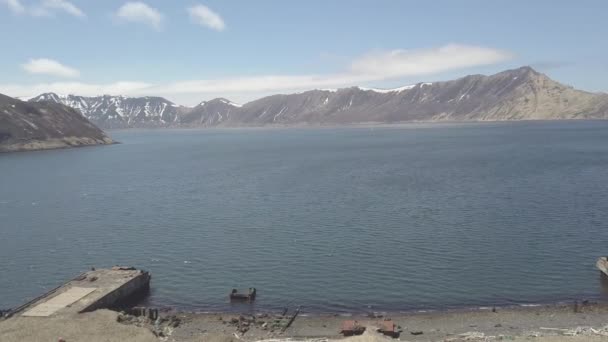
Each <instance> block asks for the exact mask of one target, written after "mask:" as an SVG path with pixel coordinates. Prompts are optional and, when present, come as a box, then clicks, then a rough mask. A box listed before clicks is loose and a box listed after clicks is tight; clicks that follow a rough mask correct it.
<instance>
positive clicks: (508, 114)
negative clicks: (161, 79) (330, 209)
mask: <svg viewBox="0 0 608 342" xmlns="http://www.w3.org/2000/svg"><path fill="white" fill-rule="evenodd" d="M39 101H52V102H57V103H61V104H65V105H67V106H70V107H72V108H74V109H77V110H79V111H80V112H81V113H82V114H83V115H84V116H86V117H87V118H88V119H90V120H91V121H92V122H94V123H95V124H97V125H99V126H100V127H102V128H127V127H136V128H137V127H239V126H267V125H281V126H283V125H350V124H362V123H382V124H387V123H399V122H408V121H505V120H558V119H608V94H603V93H591V92H586V91H582V90H577V89H574V88H572V87H570V86H566V85H563V84H560V83H558V82H556V81H554V80H552V79H550V78H549V77H547V76H546V75H544V74H542V73H539V72H537V71H536V70H534V69H532V68H531V67H521V68H518V69H513V70H506V71H503V72H500V73H497V74H494V75H490V76H484V75H469V76H466V77H462V78H459V79H456V80H452V81H444V82H433V83H418V84H414V85H410V86H404V87H400V88H395V89H373V88H362V87H351V88H342V89H325V90H318V89H317V90H310V91H306V92H302V93H295V94H280V95H272V96H267V97H264V98H261V99H258V100H254V101H251V102H248V103H246V104H244V105H237V104H235V103H233V102H231V101H229V100H227V99H224V98H217V99H213V100H210V101H204V102H201V103H200V104H199V105H197V106H195V107H183V106H179V105H176V104H174V103H172V102H171V101H169V100H166V99H164V98H162V97H138V98H129V97H123V96H109V95H104V96H97V97H83V96H75V95H68V96H59V95H56V94H53V93H47V94H42V95H39V96H37V97H35V98H32V99H30V102H39Z"/></svg>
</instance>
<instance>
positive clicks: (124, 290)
mask: <svg viewBox="0 0 608 342" xmlns="http://www.w3.org/2000/svg"><path fill="white" fill-rule="evenodd" d="M149 288H150V274H149V273H148V272H144V271H141V270H137V269H135V268H132V267H113V268H111V269H98V270H92V271H89V272H86V273H83V274H81V275H79V276H78V277H76V278H74V279H72V280H70V281H68V282H67V283H65V284H63V285H61V286H59V287H57V288H55V289H53V290H51V291H49V292H47V293H45V294H44V295H42V296H40V297H38V298H36V299H34V300H32V301H30V302H28V303H26V304H24V305H22V306H20V307H18V308H16V309H15V310H13V311H10V312H9V318H10V317H11V316H16V315H20V316H26V317H50V316H52V317H55V316H73V315H76V314H78V313H81V312H89V311H94V310H97V309H105V308H112V307H115V306H117V305H120V304H122V303H125V302H130V301H132V300H133V298H134V297H138V296H140V295H143V294H146V293H147V292H148V290H149Z"/></svg>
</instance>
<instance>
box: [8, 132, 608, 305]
mask: <svg viewBox="0 0 608 342" xmlns="http://www.w3.org/2000/svg"><path fill="white" fill-rule="evenodd" d="M110 134H111V135H112V136H113V138H115V139H116V140H118V141H120V142H122V144H119V145H113V146H103V147H88V148H78V149H69V150H56V151H43V152H28V153H13V154H0V308H7V307H14V306H17V305H18V304H20V303H23V302H24V301H26V300H28V299H30V298H32V297H35V296H37V295H40V294H41V293H42V292H44V291H45V290H46V289H50V288H52V287H55V286H57V285H59V284H61V283H62V282H63V281H64V280H67V279H68V278H71V277H73V276H75V275H76V274H78V273H79V272H81V271H83V270H86V269H88V268H90V267H91V266H95V267H107V266H112V265H114V264H128V265H134V266H137V267H140V268H144V269H146V270H149V271H150V272H151V273H152V275H153V279H152V287H153V290H152V294H151V296H150V298H149V303H150V304H151V305H155V306H172V307H177V308H181V309H187V310H197V311H226V310H242V309H244V308H242V307H232V306H230V304H229V303H228V300H227V295H228V293H229V291H230V289H232V288H233V287H238V288H248V287H251V286H254V287H256V288H257V289H258V300H257V302H256V304H255V309H257V310H274V309H277V308H281V307H283V306H285V305H286V304H288V303H291V304H297V305H302V306H303V307H304V308H305V309H306V310H308V311H311V312H363V311H368V310H374V311H383V310H384V311H400V310H418V309H444V308H454V307H468V306H485V305H511V304H522V303H545V302H554V301H568V300H574V299H593V300H601V299H607V298H608V290H607V287H608V286H607V285H602V281H601V279H600V276H599V273H598V271H597V270H595V268H594V263H595V260H596V259H597V257H599V256H601V255H606V254H608V122H601V121H598V122H594V121H585V122H584V121H577V122H519V123H486V124H481V123H472V124H412V125H403V126H398V127H375V128H366V127H359V128H318V129H312V128H306V129H303V128H302V129H296V128H294V129H224V130H222V129H207V130H130V131H114V132H110Z"/></svg>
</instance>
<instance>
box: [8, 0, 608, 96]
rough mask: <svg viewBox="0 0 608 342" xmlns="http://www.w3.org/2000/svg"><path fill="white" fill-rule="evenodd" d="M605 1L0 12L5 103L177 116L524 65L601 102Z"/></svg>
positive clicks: (81, 1) (165, 2) (266, 1)
mask: <svg viewBox="0 0 608 342" xmlns="http://www.w3.org/2000/svg"><path fill="white" fill-rule="evenodd" d="M606 13H608V1H605V0H579V1H565V0H564V1H559V0H553V1H548V0H536V1H529V0H526V1H523V0H508V1H506V0H504V1H501V0H496V1H486V0H459V1H450V0H445V1H440V0H427V1H407V0H401V1H399V0H333V1H327V0H325V1H321V0H318V1H317V0H307V1H284V0H257V1H236V0H235V1H232V0H205V1H198V0H184V1H182V0H170V1H169V0H144V1H125V0H0V42H1V44H2V49H1V50H0V61H1V63H0V75H1V78H0V93H3V94H6V95H9V96H15V97H31V96H35V95H38V94H40V93H44V92H56V93H59V94H77V95H84V96H95V95H101V94H110V95H125V96H163V97H166V98H167V99H169V100H171V101H174V102H176V103H178V104H182V105H195V104H197V103H199V102H201V101H203V100H209V99H212V98H215V97H225V98H228V99H230V100H232V101H234V102H240V103H244V102H247V101H251V100H253V99H256V98H259V97H262V96H266V95H269V94H276V93H293V92H300V91H305V90H309V89H326V88H339V87H350V86H364V87H374V88H395V87H399V86H403V85H408V84H413V83H418V82H432V81H441V80H449V79H454V78H458V77H462V76H465V75H468V74H493V73H496V72H500V71H502V70H505V69H510V68H517V67H520V66H524V65H529V66H532V67H534V68H535V69H537V70H538V71H540V72H543V73H545V74H547V75H548V76H550V77H552V78H553V79H555V80H557V81H559V82H562V83H565V84H568V85H571V86H574V87H576V88H580V89H583V90H588V91H594V92H607V91H608V44H606V37H608V25H607V24H606Z"/></svg>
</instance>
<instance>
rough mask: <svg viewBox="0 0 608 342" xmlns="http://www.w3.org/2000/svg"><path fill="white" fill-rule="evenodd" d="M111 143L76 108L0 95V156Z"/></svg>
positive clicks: (110, 140)
mask: <svg viewBox="0 0 608 342" xmlns="http://www.w3.org/2000/svg"><path fill="white" fill-rule="evenodd" d="M112 143H113V141H112V139H110V138H109V137H108V136H107V135H106V134H105V133H104V132H103V131H102V130H100V129H99V128H97V127H96V126H95V125H94V124H92V123H91V122H90V121H89V120H87V118H85V117H84V116H82V114H81V113H80V112H79V111H77V110H75V109H73V108H70V107H68V106H65V105H63V104H60V103H55V102H52V101H44V102H24V101H20V100H18V99H15V98H12V97H8V96H5V95H2V94H0V152H13V151H28V150H44V149H53V148H64V147H76V146H85V145H100V144H112Z"/></svg>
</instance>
